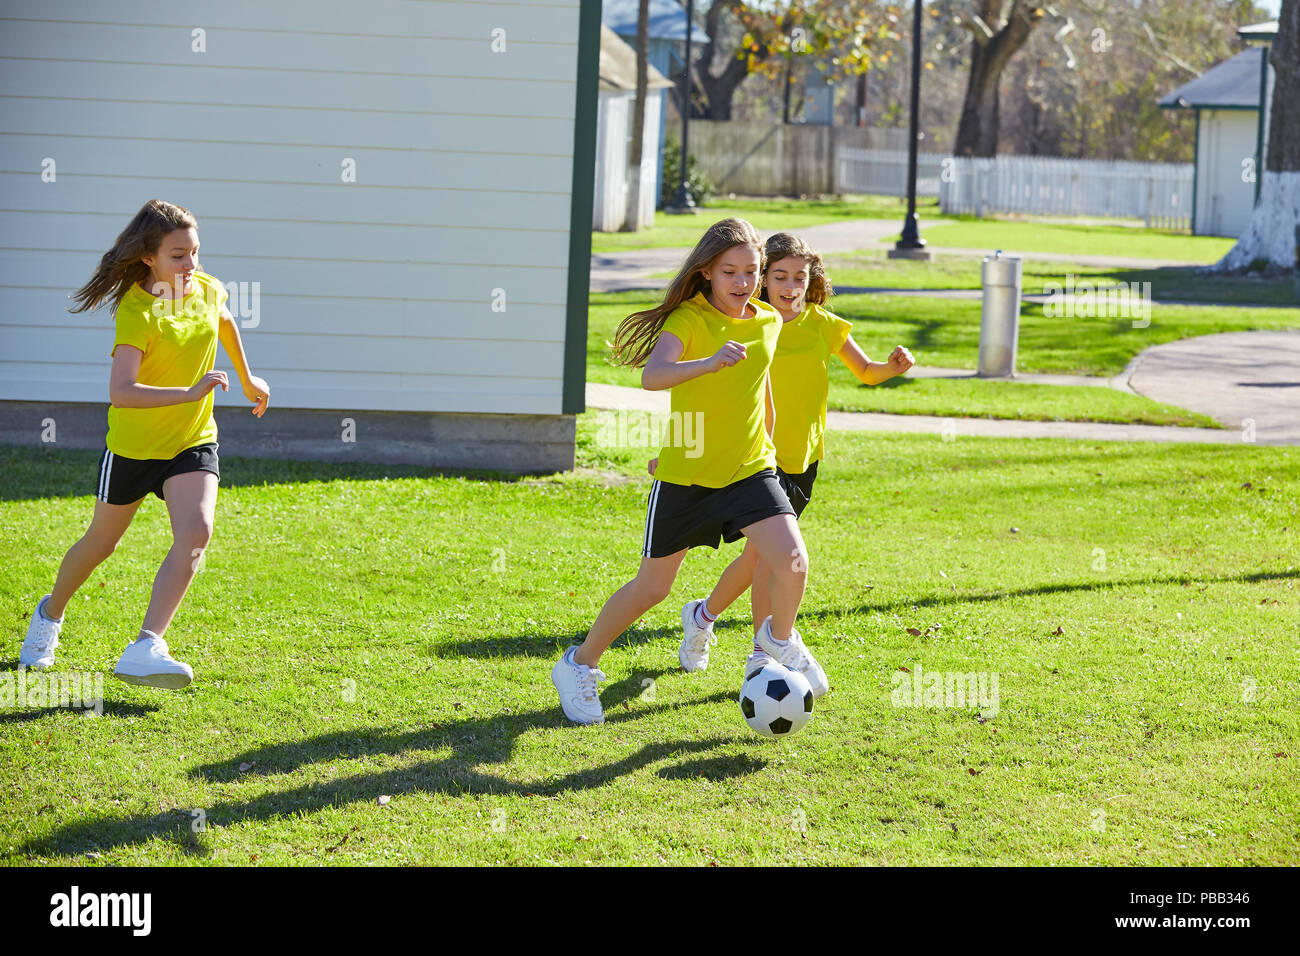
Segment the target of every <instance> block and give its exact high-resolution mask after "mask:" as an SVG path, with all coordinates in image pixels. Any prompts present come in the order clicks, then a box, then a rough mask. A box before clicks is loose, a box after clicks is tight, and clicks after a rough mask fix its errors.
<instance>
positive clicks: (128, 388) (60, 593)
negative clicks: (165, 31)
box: [19, 199, 271, 689]
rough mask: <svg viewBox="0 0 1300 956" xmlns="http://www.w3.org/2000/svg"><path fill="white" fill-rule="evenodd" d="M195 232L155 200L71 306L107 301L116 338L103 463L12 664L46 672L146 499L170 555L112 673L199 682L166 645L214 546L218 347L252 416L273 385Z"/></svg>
mask: <svg viewBox="0 0 1300 956" xmlns="http://www.w3.org/2000/svg"><path fill="white" fill-rule="evenodd" d="M198 253H199V236H198V223H197V221H196V220H195V219H194V216H193V215H191V214H190V212H189V210H187V209H183V208H182V207H180V206H174V205H172V204H171V203H166V202H163V201H162V200H159V199H151V200H150V201H149V202H147V203H145V205H144V206H143V207H142V208H141V209H140V211H139V212H138V213H136V215H135V218H133V219H132V220H131V222H130V223H129V224H128V225H127V227H126V228H125V229H124V230H123V231H122V234H121V235H119V236H118V237H117V241H116V242H115V243H114V244H113V248H111V249H110V250H108V252H106V253H104V256H103V258H102V259H101V260H100V263H99V268H98V269H96V270H95V274H94V275H93V276H92V277H91V278H90V281H89V282H87V283H86V284H85V285H84V286H82V288H81V289H80V290H78V292H77V293H76V295H75V296H74V298H75V299H76V300H77V302H78V303H79V304H78V306H77V308H75V309H73V310H71V311H73V312H83V311H88V310H94V309H96V308H98V307H99V306H100V305H101V304H102V303H103V302H105V301H108V300H111V301H112V303H113V307H114V313H115V316H114V317H115V323H116V332H115V335H114V339H113V349H112V351H111V353H110V354H111V355H112V357H113V366H112V370H111V371H110V373H109V386H108V393H109V400H110V401H111V403H112V404H111V405H110V407H109V410H108V435H107V437H106V439H105V446H106V447H105V449H104V453H103V455H101V456H100V464H99V476H98V482H97V485H96V494H95V497H96V501H95V513H94V516H93V517H92V518H91V521H90V527H89V529H88V530H87V531H86V533H85V534H84V535H83V536H82V537H81V540H79V541H78V542H77V543H76V544H74V545H73V546H72V547H71V548H70V549H69V550H68V553H67V554H66V555H65V556H64V558H63V563H62V564H61V565H60V566H59V573H58V577H57V579H56V580H55V582H54V589H53V591H52V592H51V593H49V594H47V595H45V597H43V598H42V599H41V600H40V602H39V603H38V604H37V606H36V610H35V611H33V612H32V617H31V623H30V624H29V626H28V629H27V638H26V640H25V641H24V642H23V647H22V652H21V654H20V655H19V663H20V664H22V665H24V666H26V667H33V668H36V669H40V670H44V669H46V668H48V667H50V666H51V665H52V664H53V663H54V649H55V648H56V647H57V646H58V643H59V631H60V629H61V628H62V626H63V611H64V608H66V607H67V605H68V602H69V601H70V600H71V599H72V595H73V594H75V593H76V592H77V589H78V588H80V587H81V585H82V584H83V583H85V581H86V579H87V578H89V577H90V574H91V572H92V571H94V570H95V568H96V567H98V566H99V565H100V564H101V563H102V562H103V561H104V560H105V559H106V558H107V557H108V556H109V555H110V554H112V553H113V550H114V549H115V548H116V547H117V543H118V541H120V540H121V538H122V535H123V534H124V533H125V532H126V529H127V527H128V526H129V525H130V524H131V519H132V518H133V517H134V516H135V513H136V509H138V508H139V507H140V503H141V502H142V501H143V500H144V499H145V497H146V496H147V495H148V494H149V493H150V492H153V493H154V494H155V495H157V496H158V497H159V498H161V499H163V501H164V502H166V505H167V512H168V515H169V517H170V518H171V526H172V535H173V540H172V547H171V550H170V551H168V552H167V557H166V558H165V559H164V560H163V563H162V567H160V568H159V569H158V575H157V577H155V579H154V584H153V594H152V596H151V598H150V601H149V608H148V610H147V611H145V615H144V622H143V625H142V627H141V628H140V634H139V636H138V637H137V638H136V639H135V640H134V641H132V642H131V643H130V644H129V645H128V646H127V648H126V650H125V651H124V652H123V654H122V657H121V659H120V660H119V661H118V663H117V667H116V669H115V670H114V674H115V676H117V677H119V678H121V679H122V680H124V681H127V682H128V683H132V684H140V685H143V686H148V687H164V688H169V689H176V688H180V687H184V686H185V685H187V684H188V683H189V682H190V681H191V680H193V678H194V672H193V670H192V669H191V668H190V666H189V665H188V664H185V663H184V662H182V661H178V660H175V659H174V658H173V657H172V656H171V653H170V651H169V650H168V647H167V643H166V641H164V640H163V634H164V633H165V632H166V631H167V627H168V625H170V624H171V621H172V618H173V617H174V616H175V614H176V611H177V609H178V608H179V607H180V603H181V600H182V599H183V598H184V597H185V592H186V591H188V590H189V586H190V582H191V581H192V580H193V578H194V574H195V571H196V570H197V569H198V565H199V560H200V559H201V557H202V555H203V551H204V549H205V548H207V546H208V540H209V538H210V537H211V535H212V520H213V514H214V512H215V510H216V503H217V482H218V476H219V474H220V468H219V463H218V458H217V440H216V439H217V425H216V422H215V420H214V419H213V417H212V392H213V390H214V389H216V388H218V387H220V388H222V389H223V390H225V389H228V388H229V382H228V381H227V378H226V373H225V372H219V371H215V370H214V369H213V364H214V362H215V360H216V354H217V342H218V340H219V341H220V342H221V344H222V346H223V347H224V348H225V350H226V354H227V355H229V356H230V358H231V361H232V362H233V363H234V366H235V370H236V372H237V373H238V374H239V379H240V382H241V383H242V384H243V388H244V395H245V397H246V398H248V400H249V401H250V402H253V403H254V408H253V414H254V415H256V416H258V417H259V418H260V417H261V416H262V414H263V413H264V412H265V411H266V406H267V403H268V402H269V401H270V396H271V388H270V386H269V385H267V383H266V381H265V380H263V379H261V378H258V377H257V376H256V375H253V374H252V373H251V372H250V371H249V368H248V362H247V360H246V359H245V357H244V348H243V344H242V342H241V341H240V337H239V326H238V324H236V322H235V320H234V317H233V316H232V315H231V314H230V312H229V311H228V310H227V309H226V307H225V301H226V291H225V289H224V288H223V287H222V285H221V283H219V282H218V281H217V280H216V279H214V278H213V277H212V276H210V275H207V274H206V273H204V272H201V271H199V262H198Z"/></svg>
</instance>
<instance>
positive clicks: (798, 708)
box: [740, 661, 813, 737]
mask: <svg viewBox="0 0 1300 956" xmlns="http://www.w3.org/2000/svg"><path fill="white" fill-rule="evenodd" d="M812 709H813V692H812V686H811V685H810V684H809V683H808V678H806V677H804V676H803V675H802V674H800V673H799V672H798V671H793V670H790V668H788V667H785V666H783V665H781V664H778V663H777V662H776V661H771V662H769V663H767V664H764V665H763V666H762V667H756V668H754V669H753V670H751V671H750V672H749V673H748V674H746V675H745V683H743V684H742V685H741V686H740V712H741V713H742V714H744V715H745V723H747V724H749V726H750V727H752V728H753V729H754V730H756V731H758V732H759V733H760V734H762V735H763V736H764V737H789V736H790V735H791V734H797V733H798V732H799V731H800V730H801V729H802V728H803V725H804V724H806V723H808V718H809V717H811V716H812Z"/></svg>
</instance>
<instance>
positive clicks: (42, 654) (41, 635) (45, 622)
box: [18, 594, 63, 671]
mask: <svg viewBox="0 0 1300 956" xmlns="http://www.w3.org/2000/svg"><path fill="white" fill-rule="evenodd" d="M49 599H50V595H48V594H47V595H45V597H43V598H41V599H40V601H39V602H37V604H36V610H35V611H33V612H32V620H31V622H30V623H29V624H28V625H27V637H26V639H25V640H24V641H23V649H22V650H21V651H19V653H18V663H19V664H20V665H22V666H23V667H30V668H32V669H33V670H38V671H43V670H48V669H49V668H50V667H51V666H52V665H53V664H54V649H55V648H56V647H58V646H59V631H60V630H62V629H63V618H59V619H58V620H57V621H51V620H50V619H49V618H47V617H46V616H45V615H44V614H42V613H41V608H43V607H45V602H46V601H48V600H49Z"/></svg>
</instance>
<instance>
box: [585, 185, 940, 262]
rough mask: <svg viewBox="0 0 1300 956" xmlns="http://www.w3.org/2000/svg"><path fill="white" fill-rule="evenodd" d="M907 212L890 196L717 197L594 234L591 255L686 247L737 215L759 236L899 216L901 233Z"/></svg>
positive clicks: (930, 209)
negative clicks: (639, 224) (687, 211)
mask: <svg viewBox="0 0 1300 956" xmlns="http://www.w3.org/2000/svg"><path fill="white" fill-rule="evenodd" d="M918 208H920V209H921V210H922V215H931V216H937V215H938V210H939V205H938V200H930V201H929V202H924V201H923V202H922V203H920V204H919V205H918ZM906 212H907V201H906V200H904V199H897V198H895V197H893V196H846V197H842V198H830V199H729V198H727V197H718V198H716V199H714V200H713V201H712V202H711V203H710V204H709V205H707V206H702V207H700V211H699V213H698V214H697V215H694V216H670V215H668V214H667V213H665V212H656V213H655V221H654V225H653V226H651V227H649V228H646V229H642V230H641V231H640V232H593V233H592V234H591V251H592V252H593V253H600V252H626V251H628V250H630V249H657V248H676V247H683V248H689V247H691V246H694V245H695V243H696V242H698V241H699V239H700V236H701V235H703V234H704V230H705V229H707V228H708V227H709V226H711V225H713V223H715V222H717V221H718V220H719V219H727V218H730V217H732V216H738V217H740V218H741V219H748V220H749V221H750V222H752V223H753V224H754V226H755V228H757V229H758V230H759V232H763V233H768V232H783V231H789V230H797V229H805V228H807V227H808V226H820V225H824V224H826V223H830V222H840V221H844V220H849V219H888V218H893V217H897V218H898V223H899V228H900V229H901V228H902V225H903V216H904V215H905V214H906Z"/></svg>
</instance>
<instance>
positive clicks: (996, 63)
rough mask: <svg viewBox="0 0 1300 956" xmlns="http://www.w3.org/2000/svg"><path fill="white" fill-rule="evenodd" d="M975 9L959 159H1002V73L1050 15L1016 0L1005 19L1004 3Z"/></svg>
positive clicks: (986, 2) (980, 0)
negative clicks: (999, 118)
mask: <svg viewBox="0 0 1300 956" xmlns="http://www.w3.org/2000/svg"><path fill="white" fill-rule="evenodd" d="M914 2H919V0H914ZM972 8H973V9H972V10H971V12H970V13H969V14H967V15H966V16H965V17H964V18H963V19H962V25H963V26H965V27H966V28H967V29H968V30H970V31H971V36H972V37H973V38H974V40H975V43H974V45H973V46H972V47H971V56H970V76H969V78H968V79H967V81H966V100H965V102H964V103H963V104H962V109H961V120H960V121H959V122H958V124H957V140H956V145H955V147H954V152H955V153H957V155H959V156H996V155H997V152H998V89H999V84H1000V82H1001V79H1002V71H1003V69H1005V68H1006V65H1007V62H1008V61H1009V60H1010V59H1011V58H1012V57H1013V56H1015V54H1016V51H1017V50H1019V49H1020V48H1021V47H1022V46H1024V45H1025V42H1026V41H1027V40H1028V39H1029V35H1030V33H1031V32H1033V29H1034V27H1036V26H1037V25H1038V22H1039V21H1040V20H1042V18H1043V15H1044V12H1045V11H1044V10H1043V8H1042V7H1039V6H1037V5H1036V4H1035V3H1034V2H1033V0H1011V8H1010V9H1009V10H1008V11H1007V12H1006V14H1005V16H1004V14H1003V9H1002V8H1003V0H974V3H973V4H972Z"/></svg>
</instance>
